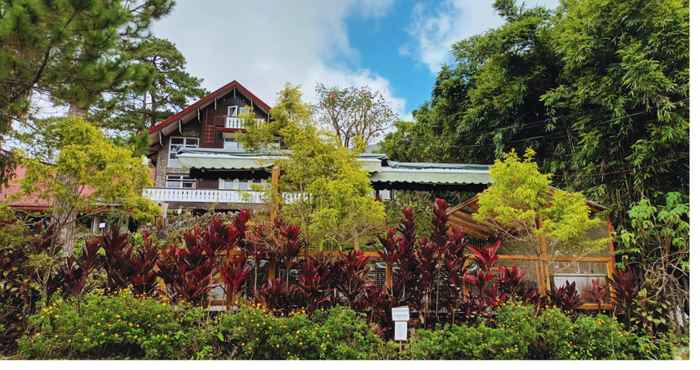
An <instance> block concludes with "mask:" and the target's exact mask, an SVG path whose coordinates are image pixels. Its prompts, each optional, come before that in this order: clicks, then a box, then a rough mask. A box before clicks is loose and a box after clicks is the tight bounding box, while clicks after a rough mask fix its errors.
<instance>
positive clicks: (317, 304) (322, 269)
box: [297, 255, 334, 312]
mask: <svg viewBox="0 0 700 370" xmlns="http://www.w3.org/2000/svg"><path fill="white" fill-rule="evenodd" d="M333 269H334V267H333V261H332V260H331V259H330V258H328V257H326V256H323V255H319V256H316V257H306V258H305V259H304V261H303V262H302V263H301V265H300V269H299V275H298V276H297V285H298V287H299V292H300V294H301V295H302V297H303V300H304V302H305V304H306V307H305V309H306V311H307V312H313V311H315V310H317V309H319V308H322V307H328V306H330V304H331V302H332V300H331V295H332V292H331V290H332V288H331V285H330V284H329V283H330V282H331V278H330V277H331V274H332V273H333Z"/></svg>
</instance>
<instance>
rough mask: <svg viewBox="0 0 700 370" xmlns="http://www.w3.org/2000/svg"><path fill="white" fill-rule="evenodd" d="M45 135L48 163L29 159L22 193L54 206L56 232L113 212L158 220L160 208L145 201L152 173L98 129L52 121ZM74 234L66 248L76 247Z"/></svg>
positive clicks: (76, 121)
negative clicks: (83, 217)
mask: <svg viewBox="0 0 700 370" xmlns="http://www.w3.org/2000/svg"><path fill="white" fill-rule="evenodd" d="M45 135H46V136H47V137H50V138H52V139H51V141H49V142H51V143H52V145H51V148H50V149H51V150H49V152H50V153H53V156H48V157H47V158H49V159H52V161H51V162H49V163H47V162H45V161H42V160H40V159H37V158H24V159H23V165H25V166H26V167H27V173H26V177H25V178H24V179H23V180H22V189H23V191H24V192H25V193H27V194H34V195H36V196H38V197H40V198H42V199H46V200H48V201H50V202H51V204H52V208H53V217H52V220H51V223H52V225H53V226H54V227H56V228H58V229H62V228H63V227H64V226H66V225H68V224H71V223H72V222H73V221H74V220H75V216H76V215H77V214H78V213H85V214H93V213H95V212H98V211H104V209H103V208H105V207H106V208H108V209H109V210H110V212H112V213H113V214H114V215H116V216H120V217H132V218H134V219H136V220H142V221H143V220H148V219H151V218H152V217H153V216H155V215H157V214H158V212H159V211H158V207H157V206H156V205H155V203H153V202H151V201H150V200H147V199H145V198H143V197H142V196H141V190H142V189H143V188H144V187H145V186H148V185H149V183H150V176H149V171H148V167H147V166H146V165H145V164H144V163H143V161H142V159H141V158H139V157H135V156H133V155H132V152H131V151H130V150H129V149H127V148H123V147H119V146H116V145H114V144H113V143H111V142H110V141H109V140H108V139H106V138H105V137H104V135H103V134H102V132H101V131H100V129H98V128H96V127H95V126H94V125H93V124H91V123H89V122H87V121H85V120H83V119H81V118H78V117H76V116H70V117H68V118H59V119H54V120H50V121H49V124H47V126H46V131H45ZM70 234H71V232H70V230H69V231H67V235H64V236H63V240H61V241H59V242H61V243H67V246H68V247H71V245H70V243H71V240H72V237H71V235H70Z"/></svg>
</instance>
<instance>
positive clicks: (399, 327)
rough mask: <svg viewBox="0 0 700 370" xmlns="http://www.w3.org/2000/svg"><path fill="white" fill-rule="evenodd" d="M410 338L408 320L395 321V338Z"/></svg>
mask: <svg viewBox="0 0 700 370" xmlns="http://www.w3.org/2000/svg"><path fill="white" fill-rule="evenodd" d="M407 339H408V323H407V322H406V321H396V322H394V340H403V341H405V340H407Z"/></svg>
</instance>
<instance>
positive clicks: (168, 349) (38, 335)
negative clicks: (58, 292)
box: [19, 292, 206, 359]
mask: <svg viewBox="0 0 700 370" xmlns="http://www.w3.org/2000/svg"><path fill="white" fill-rule="evenodd" d="M183 311H184V312H183ZM205 317H206V315H205V312H204V311H203V310H201V309H196V308H188V307H179V308H175V307H171V306H170V305H167V304H164V303H160V302H158V301H156V300H153V299H150V298H135V297H134V296H132V295H131V293H128V292H122V293H119V294H118V295H115V296H108V295H100V294H88V295H86V296H84V297H83V299H82V300H80V301H76V300H73V299H70V300H67V301H63V300H59V301H57V302H54V303H53V304H51V305H49V306H47V307H45V308H44V309H43V310H42V311H41V312H39V313H37V314H36V315H34V316H32V317H31V318H30V326H29V329H28V332H27V334H26V335H25V336H24V337H23V338H22V339H21V340H20V342H19V356H20V357H21V358H25V359H187V358H190V356H191V352H192V351H195V350H196V345H197V344H196V343H195V342H194V341H195V339H196V338H199V337H200V334H199V333H198V331H199V330H200V326H202V321H203V320H204V319H205Z"/></svg>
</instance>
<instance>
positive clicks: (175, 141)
mask: <svg viewBox="0 0 700 370" xmlns="http://www.w3.org/2000/svg"><path fill="white" fill-rule="evenodd" d="M170 143H171V144H182V143H183V138H181V137H174V138H171V139H170Z"/></svg>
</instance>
